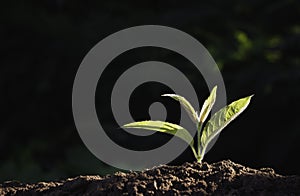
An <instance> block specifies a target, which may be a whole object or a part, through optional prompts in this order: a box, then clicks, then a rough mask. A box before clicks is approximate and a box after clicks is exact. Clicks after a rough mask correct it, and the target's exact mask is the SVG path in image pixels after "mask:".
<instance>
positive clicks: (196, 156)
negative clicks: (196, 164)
mask: <svg viewBox="0 0 300 196" xmlns="http://www.w3.org/2000/svg"><path fill="white" fill-rule="evenodd" d="M190 147H191V148H192V151H193V153H194V156H195V158H196V159H197V161H198V159H199V158H198V155H197V152H196V150H195V148H194V146H193V145H190Z"/></svg>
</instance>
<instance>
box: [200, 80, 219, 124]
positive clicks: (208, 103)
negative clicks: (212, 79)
mask: <svg viewBox="0 0 300 196" xmlns="http://www.w3.org/2000/svg"><path fill="white" fill-rule="evenodd" d="M216 95H217V86H215V87H214V88H213V89H212V91H211V93H210V95H209V97H208V98H207V99H206V100H205V102H204V104H203V106H202V109H201V112H200V115H199V121H200V122H201V123H203V122H204V121H205V120H206V118H207V116H208V115H209V113H210V111H211V109H212V107H213V105H214V104H215V101H216Z"/></svg>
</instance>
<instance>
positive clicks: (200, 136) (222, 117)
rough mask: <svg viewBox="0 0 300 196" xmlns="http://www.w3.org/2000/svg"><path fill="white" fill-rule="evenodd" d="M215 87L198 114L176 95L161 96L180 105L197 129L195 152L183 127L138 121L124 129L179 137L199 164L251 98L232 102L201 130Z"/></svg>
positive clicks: (191, 139) (192, 140)
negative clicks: (215, 139)
mask: <svg viewBox="0 0 300 196" xmlns="http://www.w3.org/2000/svg"><path fill="white" fill-rule="evenodd" d="M216 93H217V86H215V87H214V88H213V89H212V91H211V93H210V95H209V97H208V98H207V99H206V100H205V102H204V104H203V106H202V108H201V111H200V113H198V112H197V111H195V109H194V108H193V106H192V105H191V104H190V103H189V102H188V101H187V100H186V99H185V98H184V97H182V96H180V95H176V94H164V95H162V96H166V97H171V98H173V99H175V100H177V101H179V103H180V104H181V106H182V107H183V108H184V109H185V111H186V112H187V113H188V115H189V117H190V118H191V119H192V121H193V122H194V123H195V125H196V127H197V152H196V150H195V148H194V139H193V136H192V135H191V134H190V133H189V131H187V130H186V129H184V128H183V127H181V126H179V125H177V124H173V123H169V122H163V121H152V120H149V121H139V122H133V123H129V124H126V125H124V126H123V127H124V128H135V129H145V130H153V131H157V132H163V133H168V134H171V135H174V136H177V137H179V138H180V139H182V140H183V141H185V142H187V143H188V144H189V145H190V147H191V149H192V151H193V154H194V156H195V158H196V159H197V161H198V162H201V161H202V159H203V157H204V154H205V150H206V148H207V146H208V144H209V143H210V142H211V141H212V140H213V139H214V138H215V137H216V136H217V135H218V134H219V133H220V132H221V131H222V130H223V129H224V128H225V127H226V126H227V125H228V124H229V123H230V122H231V121H232V120H234V119H235V118H236V117H237V116H238V115H240V114H241V113H242V112H243V111H244V110H245V109H246V108H247V106H248V105H249V103H250V100H251V97H252V96H253V95H251V96H248V97H245V98H242V99H239V100H237V101H234V102H232V103H231V104H229V105H227V106H225V107H224V108H222V109H220V110H219V111H218V112H216V113H215V114H214V115H213V116H212V117H211V119H210V120H209V121H207V123H206V125H205V126H204V128H203V124H204V122H205V120H206V118H207V117H208V115H209V113H210V111H211V109H212V107H213V105H214V103H215V101H216Z"/></svg>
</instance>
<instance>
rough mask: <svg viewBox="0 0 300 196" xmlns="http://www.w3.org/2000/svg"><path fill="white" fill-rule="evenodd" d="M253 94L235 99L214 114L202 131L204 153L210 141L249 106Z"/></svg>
mask: <svg viewBox="0 0 300 196" xmlns="http://www.w3.org/2000/svg"><path fill="white" fill-rule="evenodd" d="M252 96H253V95H251V96H248V97H245V98H242V99H239V100H237V101H234V102H232V103H231V104H230V105H228V106H226V107H224V108H222V109H221V110H219V111H218V112H217V113H215V114H214V115H213V116H212V118H211V119H210V120H209V121H208V122H207V124H206V126H205V127H204V129H203V132H202V136H201V145H202V155H204V153H205V150H206V148H207V145H208V144H209V142H211V140H212V139H213V138H214V137H216V136H217V135H218V134H219V133H220V132H221V131H222V130H223V129H224V128H225V127H226V126H227V125H228V124H229V123H230V122H231V121H232V120H234V119H235V118H236V117H237V116H239V115H240V114H241V113H242V112H243V111H244V110H245V109H246V108H247V106H248V105H249V103H250V100H251V98H252ZM202 157H203V156H202Z"/></svg>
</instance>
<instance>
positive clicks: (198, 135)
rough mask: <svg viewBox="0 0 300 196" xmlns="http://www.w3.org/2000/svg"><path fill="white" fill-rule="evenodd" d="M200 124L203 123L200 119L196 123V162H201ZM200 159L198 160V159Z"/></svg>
mask: <svg viewBox="0 0 300 196" xmlns="http://www.w3.org/2000/svg"><path fill="white" fill-rule="evenodd" d="M202 125H203V123H202V122H201V121H200V122H199V123H198V127H197V139H198V140H197V146H198V158H197V160H198V162H201V129H202ZM199 160H200V161H199Z"/></svg>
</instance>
